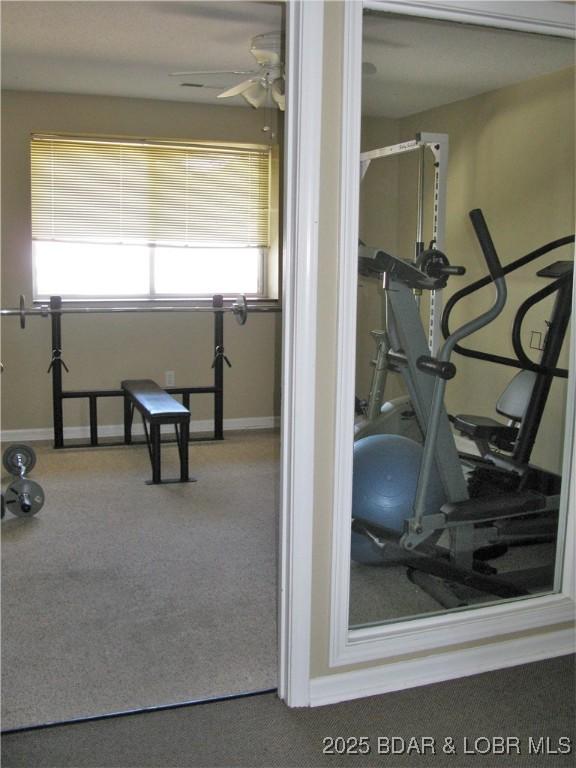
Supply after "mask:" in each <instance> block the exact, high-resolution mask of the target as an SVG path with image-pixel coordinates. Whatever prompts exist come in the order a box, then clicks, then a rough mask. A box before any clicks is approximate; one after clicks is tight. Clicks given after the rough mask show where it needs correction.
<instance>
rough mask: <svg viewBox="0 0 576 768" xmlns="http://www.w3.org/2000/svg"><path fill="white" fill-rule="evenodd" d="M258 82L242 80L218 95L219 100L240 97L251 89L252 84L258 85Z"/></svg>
mask: <svg viewBox="0 0 576 768" xmlns="http://www.w3.org/2000/svg"><path fill="white" fill-rule="evenodd" d="M259 82H260V81H259V80H243V81H242V82H241V83H238V85H233V86H232V88H228V90H227V91H224V92H223V93H219V94H218V98H219V99H229V98H231V97H232V96H240V95H241V94H242V95H243V94H244V91H247V90H248V89H249V88H252V87H253V86H254V84H259Z"/></svg>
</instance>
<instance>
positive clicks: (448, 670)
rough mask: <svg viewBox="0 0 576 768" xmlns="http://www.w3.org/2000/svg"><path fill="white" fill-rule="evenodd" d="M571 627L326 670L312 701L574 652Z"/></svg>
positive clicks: (377, 691) (312, 688)
mask: <svg viewBox="0 0 576 768" xmlns="http://www.w3.org/2000/svg"><path fill="white" fill-rule="evenodd" d="M574 651H575V648H574V631H573V630H572V629H562V630H558V631H552V632H542V633H538V634H536V635H530V636H527V637H519V638H515V639H513V640H503V641H501V642H495V643H486V644H483V645H478V646H476V647H475V648H466V649H463V650H459V651H447V652H446V653H435V654H433V655H430V656H426V657H424V658H419V659H412V660H408V661H399V662H395V663H394V662H392V663H390V664H386V665H383V666H380V667H370V668H368V669H359V670H353V671H352V672H342V673H339V674H335V675H325V676H323V677H317V678H313V679H312V680H311V681H310V706H312V707H318V706H322V705H324V704H337V703H338V702H340V701H349V700H350V699H359V698H363V697H364V696H376V695H378V694H382V693H391V692H392V691H400V690H404V689H406V688H416V687H418V686H420V685H430V684H431V683H440V682H443V681H445V680H454V679H456V678H459V677H468V676H469V675H477V674H480V673H481V672H492V671H494V670H497V669H504V668H506V667H515V666H518V665H520V664H528V663H530V662H533V661H542V660H544V659H549V658H555V657H556V656H567V655H568V654H572V653H574Z"/></svg>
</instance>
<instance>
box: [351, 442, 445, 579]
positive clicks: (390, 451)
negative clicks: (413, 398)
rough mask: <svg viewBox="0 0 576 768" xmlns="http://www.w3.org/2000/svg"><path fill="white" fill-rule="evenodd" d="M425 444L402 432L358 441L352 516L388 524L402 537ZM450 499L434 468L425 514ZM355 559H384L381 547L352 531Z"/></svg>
mask: <svg viewBox="0 0 576 768" xmlns="http://www.w3.org/2000/svg"><path fill="white" fill-rule="evenodd" d="M422 451H423V448H422V445H420V443H416V442H415V441H414V440H410V439H409V438H407V437H403V436H401V435H370V436H368V437H364V438H362V439H361V440H358V441H357V442H356V443H355V444H354V474H353V486H352V517H354V518H356V519H357V520H360V521H361V520H367V521H371V522H375V523H380V525H383V526H385V527H386V528H388V529H389V530H391V531H393V532H395V533H397V534H398V535H399V536H400V535H401V534H402V533H403V532H404V521H405V520H406V519H408V518H409V517H411V516H412V514H413V506H414V497H415V495H416V486H417V483H418V475H419V472H420V464H421V461H422ZM445 501H446V497H445V494H444V489H443V487H442V483H441V481H440V478H439V476H438V473H437V471H436V468H435V467H434V468H433V471H432V473H431V479H430V484H429V486H428V493H427V496H426V508H425V514H431V513H435V512H438V510H439V509H440V507H441V506H442V504H443V503H444V502H445ZM352 559H353V560H355V561H356V562H359V563H366V564H371V563H377V562H382V560H383V557H382V556H381V555H380V554H379V552H378V548H377V547H376V546H375V545H374V544H373V542H371V541H370V539H368V538H367V537H366V536H362V535H360V534H357V533H355V532H354V531H353V532H352Z"/></svg>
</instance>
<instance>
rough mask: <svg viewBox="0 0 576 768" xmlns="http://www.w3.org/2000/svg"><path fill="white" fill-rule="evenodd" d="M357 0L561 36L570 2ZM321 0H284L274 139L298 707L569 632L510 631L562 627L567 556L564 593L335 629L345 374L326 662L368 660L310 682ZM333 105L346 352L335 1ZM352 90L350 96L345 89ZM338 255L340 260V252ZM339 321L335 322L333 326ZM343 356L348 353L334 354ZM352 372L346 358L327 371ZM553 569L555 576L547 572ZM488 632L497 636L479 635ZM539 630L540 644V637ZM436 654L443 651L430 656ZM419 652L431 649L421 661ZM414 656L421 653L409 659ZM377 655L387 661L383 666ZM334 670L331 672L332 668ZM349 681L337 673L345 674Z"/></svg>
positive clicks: (288, 604) (344, 508)
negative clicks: (283, 93)
mask: <svg viewBox="0 0 576 768" xmlns="http://www.w3.org/2000/svg"><path fill="white" fill-rule="evenodd" d="M369 5H370V7H379V8H381V9H385V10H388V11H394V10H395V11H399V12H401V13H410V14H415V15H421V16H432V17H434V18H443V19H452V20H460V21H464V20H467V21H474V23H481V24H482V23H484V24H489V25H491V26H502V27H508V28H514V29H521V30H524V31H526V30H530V31H532V32H540V33H544V34H557V35H562V36H570V35H571V34H573V32H572V30H571V27H570V16H571V14H572V10H573V9H572V8H571V7H570V6H569V5H566V4H560V3H546V2H544V3H542V2H530V3H526V4H525V6H524V9H525V10H527V9H528V7H529V9H530V15H529V16H528V15H526V13H524V14H523V15H522V16H519V13H518V4H516V3H504V2H501V3H493V2H492V3H481V2H477V3H474V2H468V3H464V2H462V3H457V2H456V3H455V2H451V3H450V4H447V3H430V2H383V3H380V4H379V3H375V2H370V3H369ZM323 6H324V1H323V0H287V111H286V134H285V139H286V141H285V147H286V154H285V164H284V170H285V184H284V193H285V202H284V228H285V238H284V254H285V255H284V288H283V306H284V317H283V345H284V346H283V395H284V396H283V410H282V481H281V511H282V513H281V514H282V517H281V530H280V578H279V652H280V653H279V656H280V658H279V695H280V697H281V698H282V699H283V700H284V701H285V702H286V703H287V704H288V705H289V706H306V705H308V704H310V703H312V704H320V703H327V702H329V701H337V700H342V699H345V698H353V697H354V696H358V695H367V694H371V693H378V692H382V691H385V690H395V689H398V688H402V687H407V686H410V685H417V684H422V683H424V682H427V681H433V680H441V679H448V678H450V677H455V676H462V675H466V674H471V673H473V672H478V671H480V670H481V669H496V668H498V667H501V666H507V665H511V664H514V663H522V661H523V660H525V659H535V658H545V657H547V656H552V655H557V654H559V653H567V652H569V650H570V647H571V642H572V633H571V631H570V630H567V629H566V624H564V626H563V627H562V626H558V631H557V632H556V633H554V632H546V633H545V634H539V633H538V632H533V633H532V634H531V635H530V634H529V635H524V636H522V637H520V638H518V639H514V636H513V634H511V633H513V632H517V631H522V630H526V629H532V630H537V629H538V628H540V629H543V628H545V627H550V626H551V625H555V624H556V625H560V624H561V623H562V622H566V621H571V620H572V617H573V612H574V595H573V592H572V591H571V586H572V584H573V582H574V555H573V552H569V551H568V552H567V553H566V556H565V558H564V563H563V565H562V566H561V568H560V569H559V574H558V575H559V577H561V578H562V582H563V587H562V589H561V591H560V592H559V593H558V594H555V595H550V596H546V597H542V598H533V599H530V600H527V601H517V602H514V603H512V604H506V605H503V606H494V607H489V608H486V609H477V610H474V611H469V612H467V614H468V615H466V612H465V613H464V614H457V615H454V614H452V615H447V616H443V617H429V618H427V619H422V620H416V621H411V622H404V623H398V624H394V625H390V626H385V627H377V628H374V629H370V630H355V631H349V629H348V579H349V552H350V504H349V499H348V496H349V495H350V490H351V448H350V446H351V445H352V440H351V439H350V438H351V436H350V435H349V427H348V426H347V425H348V421H349V419H348V416H349V403H350V402H352V400H351V399H350V397H349V396H350V394H352V395H353V383H351V377H350V376H349V377H348V378H346V376H344V377H342V379H341V381H340V383H339V392H338V395H339V401H338V402H339V403H340V409H339V411H340V417H339V419H338V424H337V445H336V453H335V463H336V472H335V476H336V478H337V481H338V483H339V487H338V488H337V489H335V490H336V491H337V492H338V493H339V494H340V497H338V496H335V498H340V499H341V502H340V504H339V505H338V506H337V508H336V509H335V525H334V540H333V570H332V586H333V592H332V605H331V628H330V631H331V644H330V666H331V667H333V668H338V667H339V666H340V665H342V664H350V663H356V662H364V663H365V662H366V661H376V660H377V659H379V660H380V661H381V662H382V665H381V666H379V667H374V666H371V667H370V668H369V669H359V670H353V671H352V672H343V673H341V674H332V675H328V676H325V677H323V678H318V679H316V680H311V679H310V648H311V642H310V641H311V591H312V559H313V553H312V524H313V513H314V503H313V502H314V436H315V424H314V415H315V355H316V335H317V334H316V308H317V297H316V288H317V249H318V231H317V228H318V210H319V184H320V131H321V97H322V42H323V10H324V8H323ZM344 6H345V15H346V20H345V33H344V39H343V40H342V47H343V51H344V66H343V77H342V88H343V89H344V90H343V95H344V97H345V99H344V101H343V103H345V104H348V105H350V104H355V107H353V108H352V109H351V110H350V111H349V112H347V113H345V114H344V115H343V122H342V147H341V149H342V151H341V163H342V167H341V179H342V195H341V211H340V214H341V215H340V238H339V243H340V259H341V270H340V271H341V283H340V307H341V310H342V313H341V315H340V319H339V355H340V358H339V359H340V361H342V359H343V357H342V356H343V355H346V354H348V355H349V354H350V353H351V352H354V347H353V346H352V343H353V340H354V343H355V339H354V334H353V328H350V322H349V320H350V317H354V316H355V293H354V291H353V290H352V288H353V285H354V283H355V279H356V264H355V258H354V265H353V266H352V265H351V263H349V261H350V259H352V256H350V254H355V252H356V238H357V232H358V229H357V204H358V203H357V199H358V195H357V191H358V183H359V182H358V179H357V174H358V156H359V146H360V145H359V122H360V105H359V93H360V89H359V85H360V62H361V47H362V38H361V13H362V4H361V3H360V2H358V1H357V0H345V2H344ZM354 89H356V94H354ZM347 253H348V254H349V258H348V261H347V257H346V254H347ZM345 319H346V322H344V320H345ZM344 359H349V357H348V358H344ZM575 364H576V338H575V334H574V333H573V334H572V344H571V370H572V375H571V378H570V380H569V384H568V392H569V396H568V414H567V438H566V450H565V453H564V456H565V459H564V472H565V475H564V476H565V477H566V478H571V482H570V484H568V483H566V482H565V484H564V485H565V488H564V493H563V508H564V514H567V512H568V510H569V511H570V515H569V521H568V531H567V541H571V540H572V539H573V537H574V517H575V516H576V481H575V480H574V475H575V474H576V455H575V451H574V432H575V429H574V419H575V415H576V414H575V409H574V402H573V401H574V399H576V381H575V376H574V367H575ZM346 369H348V370H351V369H350V366H344V367H340V369H339V370H340V371H341V372H342V371H346ZM560 571H561V572H560ZM497 636H501V637H500V639H501V640H502V641H501V642H488V641H489V640H491V639H492V640H493V639H494V638H496V637H497ZM540 638H542V639H541V640H540ZM471 640H472V641H477V642H479V643H481V642H482V640H484V644H483V645H477V646H476V647H473V648H467V649H464V650H460V651H458V652H451V651H450V644H451V643H454V642H458V643H462V642H463V641H468V642H470V641H471ZM440 648H442V649H444V650H445V651H447V653H438V651H439V650H440ZM410 651H412V652H414V651H416V652H419V653H420V657H419V658H418V659H416V660H414V661H413V662H408V663H404V665H403V666H402V665H401V664H396V665H395V664H393V663H390V661H391V656H394V655H398V653H399V652H400V653H402V654H405V653H407V652H410ZM426 651H429V652H430V651H431V652H435V655H434V654H433V655H426ZM423 653H424V655H422V654H423ZM384 662H387V663H385V664H384ZM334 671H335V672H336V671H337V669H334ZM347 676H348V677H347Z"/></svg>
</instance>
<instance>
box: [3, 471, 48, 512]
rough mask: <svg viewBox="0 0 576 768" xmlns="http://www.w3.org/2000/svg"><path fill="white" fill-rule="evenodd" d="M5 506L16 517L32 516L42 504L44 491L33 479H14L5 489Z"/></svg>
mask: <svg viewBox="0 0 576 768" xmlns="http://www.w3.org/2000/svg"><path fill="white" fill-rule="evenodd" d="M5 504H6V507H7V508H8V509H9V510H10V512H12V514H13V515H16V517H33V515H35V514H37V513H38V512H40V510H41V509H42V507H43V506H44V491H43V490H42V486H40V485H39V484H38V483H35V482H34V480H28V479H27V478H24V480H14V482H12V483H10V485H9V486H8V488H7V489H6V494H5Z"/></svg>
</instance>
